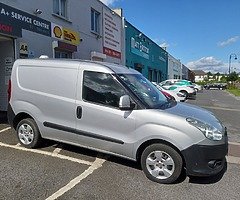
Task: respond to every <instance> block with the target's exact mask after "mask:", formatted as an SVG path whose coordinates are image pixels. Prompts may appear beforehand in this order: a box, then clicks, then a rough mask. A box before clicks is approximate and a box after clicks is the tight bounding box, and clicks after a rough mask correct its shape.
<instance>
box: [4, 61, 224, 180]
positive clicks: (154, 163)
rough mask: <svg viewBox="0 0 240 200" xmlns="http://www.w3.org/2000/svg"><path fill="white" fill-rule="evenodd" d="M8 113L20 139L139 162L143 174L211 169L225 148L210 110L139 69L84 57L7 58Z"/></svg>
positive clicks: (168, 175) (167, 175)
mask: <svg viewBox="0 0 240 200" xmlns="http://www.w3.org/2000/svg"><path fill="white" fill-rule="evenodd" d="M9 99H10V101H9V106H8V119H9V123H10V124H11V126H12V127H13V128H14V129H15V130H16V133H17V137H18V139H19V141H20V143H21V144H22V145H23V146H25V147H27V148H36V147H38V146H39V145H40V143H41V142H42V141H43V139H45V138H46V139H51V140H55V141H60V142H65V143H68V144H72V145H77V146H82V147H85V148H89V149H94V150H97V151H100V152H104V153H109V154H112V155H115V156H121V157H124V158H127V159H131V160H135V161H139V162H140V163H141V166H142V169H143V172H144V173H145V175H146V176H147V177H148V178H149V179H151V180H153V181H156V182H159V183H172V182H174V181H176V180H177V179H178V177H179V176H180V174H181V172H182V169H186V172H187V174H188V175H195V176H209V175H214V174H217V173H219V172H220V171H221V170H222V169H223V167H224V164H225V156H226V154H227V150H228V143H227V133H226V129H225V127H224V126H223V124H222V123H221V122H220V121H219V120H218V119H217V118H216V117H215V116H214V115H213V114H212V113H210V112H208V111H207V110H204V109H202V108H199V107H197V106H191V105H188V104H185V103H177V102H175V101H169V100H168V99H167V98H166V97H165V96H164V95H163V94H162V93H161V92H160V91H159V90H158V89H157V88H156V87H155V86H154V85H152V83H151V82H149V81H148V80H147V79H146V78H144V77H143V76H142V75H141V74H140V73H138V72H137V71H135V70H133V69H128V68H127V67H124V66H120V65H115V64H110V63H100V62H91V61H80V60H54V59H24V60H17V61H16V62H15V63H14V66H13V70H12V75H11V82H10V84H9Z"/></svg>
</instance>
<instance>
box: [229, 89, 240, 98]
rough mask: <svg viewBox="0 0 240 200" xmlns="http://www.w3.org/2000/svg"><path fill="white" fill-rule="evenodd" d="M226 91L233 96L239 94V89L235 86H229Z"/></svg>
mask: <svg viewBox="0 0 240 200" xmlns="http://www.w3.org/2000/svg"><path fill="white" fill-rule="evenodd" d="M227 91H228V92H230V93H232V94H234V95H235V96H238V97H239V96H240V89H237V88H231V89H227Z"/></svg>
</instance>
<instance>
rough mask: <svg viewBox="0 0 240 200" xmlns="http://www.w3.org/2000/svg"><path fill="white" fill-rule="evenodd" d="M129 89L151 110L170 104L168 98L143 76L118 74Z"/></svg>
mask: <svg viewBox="0 0 240 200" xmlns="http://www.w3.org/2000/svg"><path fill="white" fill-rule="evenodd" d="M118 76H119V77H120V78H121V80H122V81H123V82H124V83H125V84H126V85H127V86H128V88H129V89H130V90H131V91H132V92H133V93H134V94H136V95H137V96H138V98H139V99H141V100H142V101H143V103H144V104H146V105H147V106H148V107H149V108H153V109H154V108H162V106H163V105H166V104H169V101H168V100H167V98H166V97H165V96H164V95H163V94H162V93H161V92H160V91H159V90H158V89H157V88H156V87H155V86H154V85H153V84H152V83H151V82H150V81H148V80H147V79H146V78H145V77H144V76H142V75H141V74H118Z"/></svg>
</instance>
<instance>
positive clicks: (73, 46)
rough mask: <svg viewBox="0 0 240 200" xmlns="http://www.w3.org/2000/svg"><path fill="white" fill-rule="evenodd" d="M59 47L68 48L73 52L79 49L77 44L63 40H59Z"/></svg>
mask: <svg viewBox="0 0 240 200" xmlns="http://www.w3.org/2000/svg"><path fill="white" fill-rule="evenodd" d="M58 48H60V49H64V50H68V51H71V52H75V51H77V46H75V45H72V44H68V43H65V42H61V41H58Z"/></svg>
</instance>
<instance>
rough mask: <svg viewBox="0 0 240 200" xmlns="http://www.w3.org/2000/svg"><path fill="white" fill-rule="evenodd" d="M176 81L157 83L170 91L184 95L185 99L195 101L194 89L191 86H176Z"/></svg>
mask: <svg viewBox="0 0 240 200" xmlns="http://www.w3.org/2000/svg"><path fill="white" fill-rule="evenodd" d="M173 80H177V81H176V82H174V81H173ZM178 81H179V80H178V79H170V80H166V81H163V82H161V83H159V85H160V86H162V87H164V88H166V89H168V90H170V91H171V90H173V91H175V92H181V93H183V94H184V95H186V97H187V98H192V99H195V98H196V91H195V89H194V87H193V86H192V85H191V86H189V85H181V84H177V82H178Z"/></svg>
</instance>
